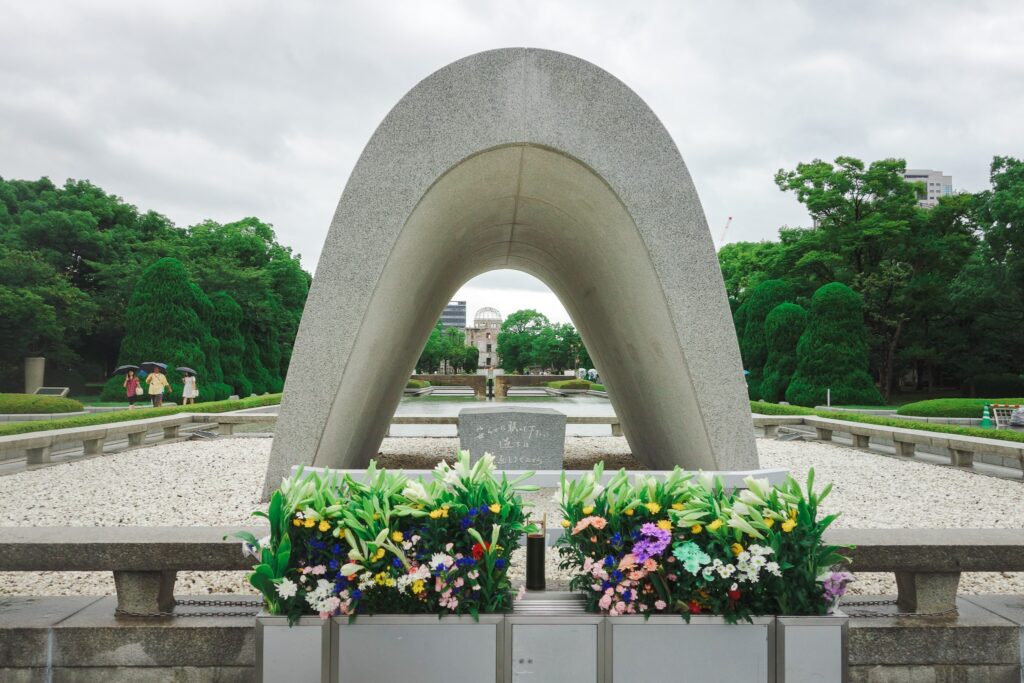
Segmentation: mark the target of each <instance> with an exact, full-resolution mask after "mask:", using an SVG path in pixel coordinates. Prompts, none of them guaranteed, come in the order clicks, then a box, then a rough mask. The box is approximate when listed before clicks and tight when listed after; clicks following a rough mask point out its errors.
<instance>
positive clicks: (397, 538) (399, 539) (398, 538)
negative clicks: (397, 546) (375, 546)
mask: <svg viewBox="0 0 1024 683" xmlns="http://www.w3.org/2000/svg"><path fill="white" fill-rule="evenodd" d="M391 540H392V541H394V542H395V543H401V542H402V541H404V540H405V536H403V535H402V532H401V531H396V532H395V533H393V534H391Z"/></svg>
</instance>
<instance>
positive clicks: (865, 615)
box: [841, 600, 956, 619]
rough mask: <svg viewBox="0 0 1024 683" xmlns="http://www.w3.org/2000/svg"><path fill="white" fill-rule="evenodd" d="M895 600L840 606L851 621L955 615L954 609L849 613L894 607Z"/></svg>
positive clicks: (852, 603)
mask: <svg viewBox="0 0 1024 683" xmlns="http://www.w3.org/2000/svg"><path fill="white" fill-rule="evenodd" d="M895 604H896V601H895V600H864V601H863V602H860V601H858V602H850V603H846V604H844V605H841V608H842V610H843V614H845V615H846V616H848V617H850V618H851V619H885V618H887V617H945V616H949V615H951V614H956V608H955V607H953V608H951V609H947V610H942V611H941V612H880V611H877V610H867V611H864V612H850V611H849V610H851V609H860V608H861V607H881V606H883V605H895Z"/></svg>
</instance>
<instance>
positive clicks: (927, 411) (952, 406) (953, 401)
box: [896, 398, 1024, 418]
mask: <svg viewBox="0 0 1024 683" xmlns="http://www.w3.org/2000/svg"><path fill="white" fill-rule="evenodd" d="M986 403H1016V404H1024V398H937V399H933V400H931V401H918V402H917V403H908V404H906V405H904V406H900V408H899V410H897V411H896V412H897V413H898V414H900V415H914V416H917V417H975V418H980V417H981V412H982V409H983V408H984V406H985V404H986Z"/></svg>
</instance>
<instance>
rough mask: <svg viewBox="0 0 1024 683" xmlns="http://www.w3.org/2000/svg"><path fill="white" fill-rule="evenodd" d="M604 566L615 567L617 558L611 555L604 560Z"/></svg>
mask: <svg viewBox="0 0 1024 683" xmlns="http://www.w3.org/2000/svg"><path fill="white" fill-rule="evenodd" d="M604 566H606V567H614V566H615V558H614V557H613V556H612V555H609V556H608V557H606V558H604Z"/></svg>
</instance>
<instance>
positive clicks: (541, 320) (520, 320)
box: [497, 308, 551, 373]
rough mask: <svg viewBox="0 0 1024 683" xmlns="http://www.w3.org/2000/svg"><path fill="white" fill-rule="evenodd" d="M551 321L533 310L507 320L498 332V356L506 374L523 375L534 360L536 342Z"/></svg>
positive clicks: (528, 309)
mask: <svg viewBox="0 0 1024 683" xmlns="http://www.w3.org/2000/svg"><path fill="white" fill-rule="evenodd" d="M550 324H551V323H550V321H549V320H548V318H547V316H545V315H544V314H543V313H540V312H538V311H535V310H533V309H531V308H527V309H523V310H520V311H516V312H515V313H513V314H512V315H510V316H508V317H507V318H505V321H504V322H503V323H502V324H501V331H500V332H498V347H497V348H498V356H499V357H500V359H501V367H502V369H503V370H505V372H515V373H522V372H523V371H524V370H526V369H527V368H529V367H530V365H531V364H532V363H533V360H534V340H535V339H536V337H537V336H538V335H539V334H540V333H541V330H543V329H544V328H545V327H549V326H550Z"/></svg>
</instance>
